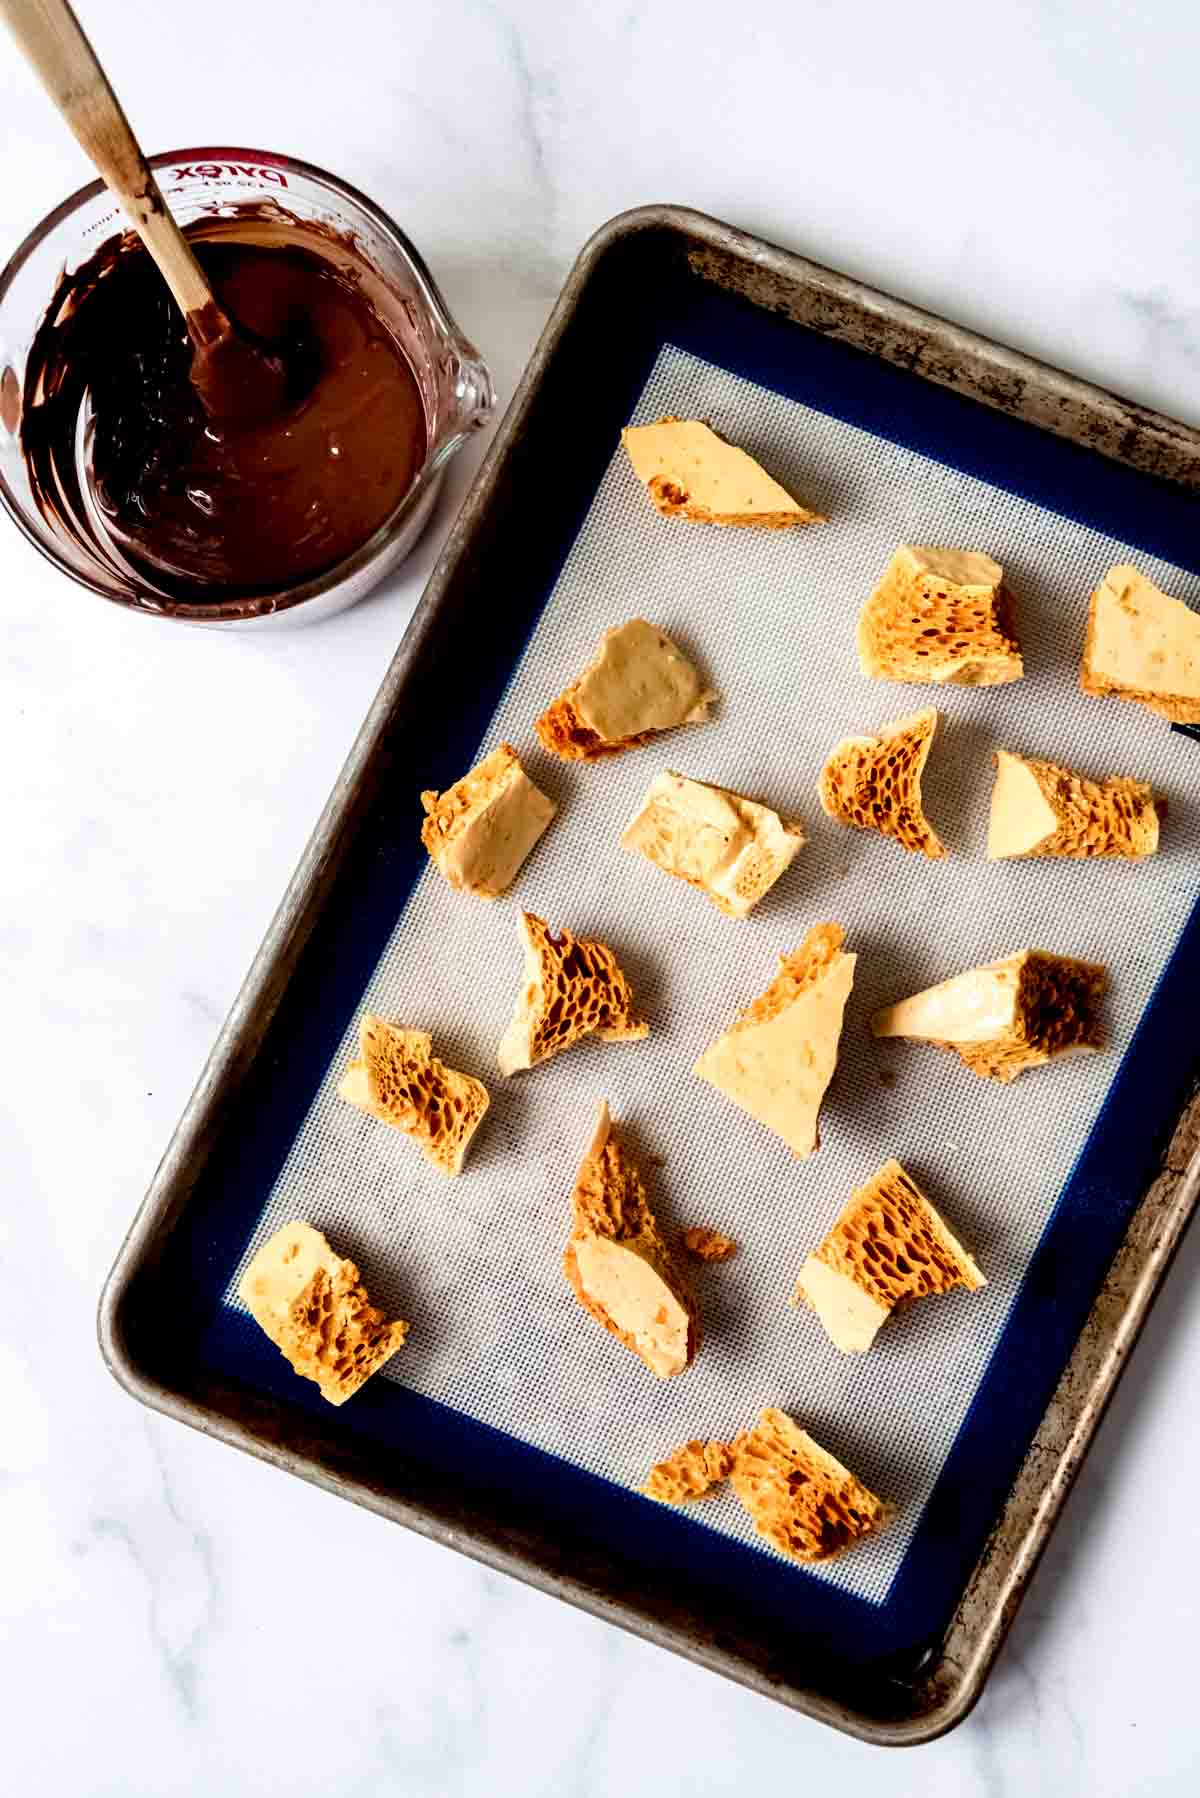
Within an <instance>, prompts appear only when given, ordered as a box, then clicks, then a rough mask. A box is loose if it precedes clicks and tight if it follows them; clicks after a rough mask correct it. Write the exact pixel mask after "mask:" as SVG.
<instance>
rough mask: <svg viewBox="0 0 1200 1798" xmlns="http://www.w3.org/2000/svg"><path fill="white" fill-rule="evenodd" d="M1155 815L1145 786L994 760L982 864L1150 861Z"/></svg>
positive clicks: (1002, 757)
mask: <svg viewBox="0 0 1200 1798" xmlns="http://www.w3.org/2000/svg"><path fill="white" fill-rule="evenodd" d="M1157 848H1158V810H1157V808H1156V806H1155V801H1154V794H1153V793H1152V792H1151V790H1150V788H1149V787H1148V786H1147V785H1146V784H1145V782H1144V781H1140V780H1128V779H1126V778H1124V777H1123V776H1117V775H1114V776H1112V777H1110V778H1109V779H1108V780H1104V781H1097V780H1088V778H1087V777H1086V775H1083V774H1076V773H1074V772H1073V771H1072V770H1071V769H1070V768H1060V767H1059V766H1058V765H1057V763H1055V762H1044V761H1038V760H1035V759H1034V758H1033V757H1032V756H1023V755H1014V754H1013V753H1012V751H1011V750H1008V749H1001V750H999V751H998V752H997V755H996V784H995V787H994V788H993V789H992V813H991V821H990V823H989V826H988V846H987V852H988V859H989V861H1004V860H1007V859H1008V858H1010V857H1016V856H1042V855H1056V856H1074V857H1077V858H1084V857H1089V858H1090V857H1093V856H1125V857H1127V858H1130V859H1133V858H1136V857H1140V856H1144V855H1153V854H1154V853H1155V851H1156V850H1157Z"/></svg>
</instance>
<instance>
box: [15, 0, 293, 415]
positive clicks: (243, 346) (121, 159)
mask: <svg viewBox="0 0 1200 1798" xmlns="http://www.w3.org/2000/svg"><path fill="white" fill-rule="evenodd" d="M0 14H3V16H4V18H5V19H6V20H7V22H8V25H9V28H10V29H11V31H12V33H13V36H14V37H15V38H16V40H17V43H18V44H19V45H20V47H21V49H22V50H23V51H24V52H25V55H26V56H27V57H28V59H29V61H30V62H31V63H32V65H33V68H34V70H35V72H36V73H37V75H38V76H39V77H40V79H41V82H42V85H43V86H44V87H45V89H46V91H47V93H48V94H49V95H50V98H51V99H52V100H53V101H54V104H55V105H56V106H57V108H58V110H59V112H60V113H61V114H62V116H63V118H64V119H65V120H66V122H67V124H68V125H69V126H70V127H71V130H72V131H73V132H74V134H75V136H76V138H77V139H78V140H79V142H80V144H81V145H82V146H83V148H84V150H85V151H86V152H87V154H88V156H90V158H91V160H92V161H93V163H94V164H95V165H96V168H97V170H98V171H99V173H100V175H101V177H102V179H103V180H104V182H105V185H106V186H107V187H108V188H109V189H110V191H111V192H112V193H113V194H114V195H115V196H116V198H117V199H118V200H119V201H120V203H121V206H122V207H123V208H124V210H125V212H126V213H127V214H128V216H129V218H130V220H131V222H132V224H133V228H134V230H135V231H136V232H137V234H138V236H139V237H140V238H141V240H142V242H143V244H145V246H146V248H147V250H148V251H149V252H150V254H151V256H152V257H153V258H154V261H155V263H156V264H157V265H158V269H159V272H160V273H161V275H162V277H163V280H164V281H165V282H166V284H167V286H168V287H169V288H170V290H171V294H172V297H173V298H174V300H175V303H176V305H177V306H178V307H179V310H180V311H181V312H182V313H183V317H184V323H185V324H186V325H187V329H188V335H189V336H190V337H191V340H192V345H193V352H192V367H191V377H192V384H193V386H194V387H195V389H196V391H197V393H198V394H199V395H200V398H201V400H202V401H203V403H204V406H205V409H206V410H207V411H208V412H209V413H210V415H211V416H213V417H214V418H225V419H234V420H241V421H243V422H244V421H246V420H249V419H256V418H263V417H266V416H268V415H269V414H271V413H272V412H277V411H279V410H280V409H281V408H282V405H283V402H284V394H285V389H286V384H287V371H286V369H285V368H284V365H283V362H282V360H281V358H280V357H279V356H278V355H276V354H275V353H273V352H272V351H271V350H270V349H269V348H268V347H267V346H266V345H265V344H262V343H259V342H257V341H255V340H253V339H252V338H251V337H249V336H248V334H247V333H246V332H244V331H239V330H238V328H237V327H236V326H235V325H234V324H233V322H232V320H231V319H230V317H229V315H228V313H227V312H225V311H224V310H223V309H222V307H221V306H220V305H218V303H217V300H216V297H215V296H214V294H213V290H212V288H211V287H210V286H209V284H208V279H207V277H206V276H205V273H204V271H203V269H202V268H201V267H200V264H199V263H198V262H197V260H196V257H195V254H194V253H193V251H192V248H191V245H190V244H189V243H188V241H187V239H186V237H185V236H184V235H183V232H182V231H181V230H180V229H179V226H178V225H177V224H176V222H175V220H174V218H173V217H172V216H171V214H170V212H169V211H168V210H167V203H166V201H165V200H164V199H163V196H162V191H161V189H160V188H159V185H158V182H157V181H156V180H155V178H154V174H153V172H152V171H151V169H150V166H149V164H148V163H147V161H146V158H145V157H144V156H143V155H142V152H141V149H140V147H139V145H138V141H137V139H136V138H135V137H134V135H133V132H132V131H131V130H130V127H129V121H128V119H127V118H126V117H125V113H124V110H123V108H122V106H121V102H120V101H119V100H118V99H117V96H116V94H114V92H113V90H112V88H111V86H110V85H109V81H108V77H107V76H106V75H105V73H104V70H103V69H102V68H101V67H100V64H99V62H98V61H97V58H96V53H95V51H94V50H93V49H92V46H91V45H90V44H89V43H88V40H87V38H86V37H85V36H84V34H83V31H82V29H81V27H80V24H79V21H78V19H77V18H76V17H75V14H74V13H73V12H72V11H71V8H70V6H68V5H67V0H0Z"/></svg>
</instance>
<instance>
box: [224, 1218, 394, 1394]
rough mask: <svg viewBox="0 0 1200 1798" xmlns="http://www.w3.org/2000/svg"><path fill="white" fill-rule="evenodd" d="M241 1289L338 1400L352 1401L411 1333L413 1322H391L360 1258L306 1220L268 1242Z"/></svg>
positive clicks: (300, 1368)
mask: <svg viewBox="0 0 1200 1798" xmlns="http://www.w3.org/2000/svg"><path fill="white" fill-rule="evenodd" d="M238 1296H239V1297H240V1298H241V1300H242V1302H243V1304H245V1305H246V1306H247V1307H248V1309H249V1311H250V1314H251V1316H252V1317H253V1318H254V1321H255V1322H256V1323H257V1324H258V1325H259V1326H260V1328H262V1329H263V1330H265V1331H266V1333H267V1335H268V1336H269V1337H270V1338H271V1341H272V1342H273V1343H274V1344H275V1346H276V1348H278V1349H280V1350H281V1351H282V1352H283V1354H284V1355H286V1356H287V1359H288V1360H289V1361H290V1362H291V1364H292V1366H293V1367H294V1368H295V1370H296V1372H297V1373H298V1374H301V1375H302V1376H303V1377H304V1378H305V1379H306V1380H315V1381H316V1384H317V1385H318V1387H319V1388H320V1391H321V1397H322V1398H324V1399H328V1401H329V1403H330V1404H331V1405H342V1404H345V1402H346V1400H347V1399H348V1398H350V1397H352V1396H353V1394H354V1393H356V1392H357V1391H358V1389H359V1387H360V1386H361V1385H362V1384H363V1382H364V1381H365V1380H369V1379H370V1377H371V1375H372V1374H373V1373H375V1372H376V1371H377V1369H378V1368H380V1367H382V1366H383V1364H384V1362H385V1361H388V1360H390V1359H391V1357H392V1356H393V1355H394V1354H395V1352H396V1350H397V1349H398V1348H399V1347H400V1344H401V1343H402V1342H403V1341H404V1338H405V1336H406V1335H407V1334H408V1325H407V1324H406V1323H402V1322H400V1320H399V1319H397V1320H396V1321H395V1322H394V1323H389V1322H388V1321H387V1319H386V1318H385V1316H384V1314H383V1312H382V1311H378V1310H376V1308H375V1306H374V1305H372V1304H371V1302H370V1300H369V1299H368V1298H367V1294H366V1289H365V1287H364V1286H363V1284H362V1282H361V1280H360V1279H359V1277H358V1269H357V1267H355V1265H354V1263H353V1261H344V1260H343V1259H342V1257H341V1256H340V1255H337V1254H335V1253H334V1251H333V1250H332V1249H331V1248H330V1246H329V1244H328V1242H326V1240H325V1238H324V1237H323V1236H322V1234H321V1232H320V1231H319V1230H314V1229H313V1227H312V1225H311V1224H306V1223H302V1222H300V1221H299V1220H296V1221H295V1222H293V1223H290V1224H284V1226H283V1228H282V1229H281V1230H276V1232H275V1234H274V1235H273V1236H271V1237H269V1238H268V1240H267V1241H266V1242H264V1243H263V1245H262V1247H261V1248H260V1249H259V1250H258V1251H257V1253H256V1254H255V1256H254V1258H253V1260H252V1261H251V1262H250V1265H249V1266H248V1267H247V1269H246V1271H245V1273H244V1274H243V1275H242V1277H241V1280H240V1281H239V1282H238Z"/></svg>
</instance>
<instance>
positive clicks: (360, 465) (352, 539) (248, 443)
mask: <svg viewBox="0 0 1200 1798" xmlns="http://www.w3.org/2000/svg"><path fill="white" fill-rule="evenodd" d="M189 235H190V234H189ZM193 248H194V249H195V251H196V254H197V256H198V258H199V260H200V262H201V265H202V266H203V268H204V270H205V273H206V274H207V276H208V278H209V280H210V282H211V283H212V287H213V290H214V293H215V295H216V297H217V300H218V302H219V304H220V305H221V306H222V308H224V309H225V310H226V311H227V312H228V313H229V315H230V316H231V318H233V319H234V320H236V322H237V325H238V326H239V327H240V328H241V329H242V330H244V331H245V332H246V333H248V334H249V335H250V336H251V337H252V338H253V340H255V341H256V342H257V343H260V344H265V345H267V346H270V347H271V349H272V350H273V351H274V352H275V353H276V354H277V355H278V356H279V358H280V361H281V363H282V367H283V369H284V371H285V383H284V394H283V404H282V409H281V410H279V411H278V412H275V413H273V414H272V415H271V416H270V417H268V418H266V419H262V418H255V417H251V418H250V419H242V420H238V419H233V418H220V417H210V415H209V412H208V410H207V409H206V406H205V404H204V403H203V402H202V399H201V396H200V394H199V393H198V391H197V388H196V386H195V385H194V384H193V376H194V370H193V367H192V353H193V345H192V343H191V340H190V339H189V337H188V333H187V331H186V329H185V327H184V324H183V320H182V319H181V317H180V315H179V313H178V311H177V309H176V308H175V305H174V303H173V301H172V300H171V298H170V295H169V294H168V292H167V289H166V287H165V286H164V284H163V281H162V278H161V276H160V275H159V274H158V271H157V270H156V269H155V267H154V265H153V263H152V262H151V261H150V259H149V257H148V256H147V255H146V253H145V251H144V250H142V248H141V246H140V245H139V244H138V243H137V242H136V240H133V239H130V238H129V237H123V238H122V239H120V240H118V241H117V242H116V243H115V244H107V245H105V246H103V247H102V248H101V249H100V250H98V251H97V253H96V255H95V256H94V257H93V258H92V261H91V263H89V264H88V265H87V266H86V267H85V268H84V269H81V270H79V271H78V272H77V273H76V274H74V275H72V276H70V277H67V278H66V288H65V291H64V290H60V293H59V294H58V295H56V298H55V301H54V303H53V304H52V305H51V308H50V311H49V312H48V314H47V318H46V320H45V322H44V323H43V325H42V327H41V330H40V331H39V334H38V339H37V341H36V342H35V345H34V348H33V350H32V352H31V354H30V360H29V376H28V379H27V383H26V396H25V411H24V422H23V426H22V443H23V447H24V450H25V454H26V458H27V461H28V465H29V469H30V474H31V478H32V481H33V486H34V491H35V494H36V496H37V498H38V501H39V504H41V505H42V507H43V510H44V511H47V513H48V514H49V513H54V514H55V515H57V516H58V518H59V520H60V522H61V521H63V520H64V519H65V520H68V521H70V522H69V526H68V528H71V529H73V530H75V531H76V532H77V533H78V532H79V531H80V528H81V521H85V522H84V523H83V527H82V528H83V529H84V530H85V531H87V530H89V529H90V530H91V531H93V532H94V533H95V534H96V535H98V536H102V537H107V539H108V540H109V543H110V545H111V546H113V547H115V549H116V550H117V551H118V552H119V554H120V556H121V557H122V558H123V559H124V560H125V562H126V563H127V564H128V565H129V566H130V567H131V569H132V570H133V571H134V572H135V573H136V574H139V575H141V576H142V577H143V578H144V579H146V580H147V581H149V582H150V583H151V584H152V585H153V586H154V587H155V588H156V589H158V590H159V591H161V592H163V593H164V594H168V595H170V596H171V597H173V598H175V599H184V600H194V601H196V602H198V603H203V601H204V600H206V599H208V600H210V601H211V600H215V599H224V598H227V597H229V596H230V595H231V594H235V593H236V594H243V593H255V592H274V591H277V590H279V589H283V588H287V587H291V586H295V585H296V584H298V583H299V582H301V581H303V580H306V579H308V578H311V577H313V576H315V575H319V574H321V573H322V572H323V571H325V570H326V569H328V568H330V567H332V566H333V565H334V564H335V563H337V562H339V561H341V560H342V559H343V557H345V556H347V555H349V554H350V553H351V552H352V551H354V550H355V549H357V548H359V546H360V545H361V544H363V543H364V542H365V541H366V540H367V538H368V537H369V536H370V535H371V534H372V532H373V531H375V530H376V529H377V528H378V526H379V525H380V524H382V522H383V521H384V519H385V518H387V516H388V514H389V513H390V512H391V511H392V509H393V507H394V506H395V505H396V504H397V503H398V502H399V501H400V500H401V499H402V498H403V497H404V495H405V493H406V492H407V491H408V489H409V487H410V486H411V485H412V482H413V480H414V478H415V476H416V474H417V472H418V470H419V469H420V467H421V464H422V462H423V461H424V458H425V453H426V446H427V438H426V424H425V415H424V410H423V407H422V403H421V396H420V392H419V390H418V387H417V383H416V379H415V377H414V375H413V372H412V370H411V368H410V367H409V365H408V362H407V361H406V359H405V357H404V354H403V352H402V350H401V349H400V347H399V345H398V344H397V342H396V340H395V338H394V337H393V336H392V334H391V332H390V331H389V330H388V329H387V327H386V325H385V324H384V322H383V320H382V319H381V318H380V317H379V315H378V313H377V312H376V311H375V310H374V308H373V306H372V305H371V303H370V301H369V300H368V298H367V297H366V295H365V294H364V293H363V292H362V290H361V288H360V287H359V286H358V285H357V284H356V282H355V281H354V280H353V279H350V278H348V277H347V275H346V273H345V272H344V270H343V269H342V268H340V267H339V266H337V265H335V263H334V262H332V261H330V260H328V259H326V258H325V257H324V256H322V255H321V254H320V253H318V252H317V251H316V250H310V249H307V248H304V247H302V246H301V245H299V244H296V245H292V244H289V245H287V246H286V247H279V248H276V247H270V248H267V247H262V246H258V245H254V244H249V243H239V242H236V241H214V242H206V241H203V240H202V239H196V238H193ZM227 373H228V367H227V366H226V367H223V368H222V369H220V370H218V375H219V377H220V378H221V379H225V377H226V375H227ZM235 378H236V369H235ZM225 404H226V405H227V404H228V400H226V401H225ZM83 416H87V417H88V418H89V421H90V422H89V424H88V430H87V433H86V436H85V438H84V441H83V444H82V450H81V443H80V438H79V421H80V419H81V417H83ZM81 464H82V466H81ZM85 487H86V489H87V490H88V493H87V495H86V496H85V493H84V489H85ZM89 498H90V500H91V502H92V504H91V506H89V505H88V503H87V501H88V499H89Z"/></svg>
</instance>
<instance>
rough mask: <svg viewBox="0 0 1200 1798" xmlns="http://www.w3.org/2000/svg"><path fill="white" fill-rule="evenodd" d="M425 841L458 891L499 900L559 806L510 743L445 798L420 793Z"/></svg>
mask: <svg viewBox="0 0 1200 1798" xmlns="http://www.w3.org/2000/svg"><path fill="white" fill-rule="evenodd" d="M421 804H422V806H423V807H424V809H425V812H426V814H427V816H426V818H425V822H424V824H422V826H421V841H422V842H423V843H424V845H425V847H426V849H427V850H428V851H429V855H430V858H431V860H432V861H433V862H434V863H435V864H436V866H437V867H438V869H439V870H440V871H441V873H442V874H443V876H444V877H445V879H446V880H447V881H448V882H449V884H450V885H451V886H452V887H454V888H455V890H456V891H458V892H466V893H474V894H475V895H476V896H477V897H478V898H480V899H495V898H498V897H499V895H500V894H501V893H505V892H507V891H508V889H509V887H510V886H511V885H512V883H513V881H514V880H515V879H516V876H517V874H518V872H519V870H520V868H521V867H522V865H523V863H524V862H525V860H526V858H527V857H528V855H529V853H530V851H531V850H532V849H533V846H534V844H535V843H536V842H537V840H538V838H539V837H540V836H541V835H542V832H543V831H544V830H545V829H546V827H547V825H548V824H549V823H550V820H551V819H552V818H553V816H554V814H555V812H556V811H557V810H558V807H557V806H556V805H555V803H554V801H553V800H552V799H548V798H547V797H546V795H545V793H543V792H542V791H541V789H540V787H536V786H534V784H533V782H532V781H531V780H530V778H529V776H528V775H527V774H526V772H525V770H524V768H522V766H521V762H520V758H519V757H518V755H517V752H516V750H515V749H514V748H513V747H512V745H511V744H510V743H501V744H500V747H499V748H498V749H493V750H492V753H491V754H490V755H488V756H485V757H484V759H483V761H481V762H480V763H478V765H477V766H476V767H474V768H472V769H471V772H470V773H469V774H464V775H463V777H462V779H461V780H456V781H455V783H454V785H453V786H452V787H447V789H446V791H445V792H444V793H434V792H426V793H422V794H421Z"/></svg>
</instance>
